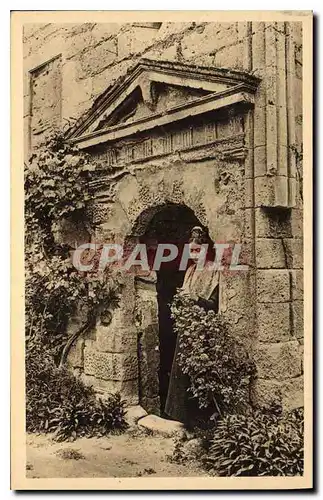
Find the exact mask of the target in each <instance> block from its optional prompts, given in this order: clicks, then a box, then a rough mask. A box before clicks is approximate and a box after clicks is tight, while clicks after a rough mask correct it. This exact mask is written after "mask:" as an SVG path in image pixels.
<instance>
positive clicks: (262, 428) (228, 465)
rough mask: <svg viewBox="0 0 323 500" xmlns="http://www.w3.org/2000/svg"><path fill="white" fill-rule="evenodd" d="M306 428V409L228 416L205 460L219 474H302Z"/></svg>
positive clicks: (212, 442)
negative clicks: (304, 412)
mask: <svg viewBox="0 0 323 500" xmlns="http://www.w3.org/2000/svg"><path fill="white" fill-rule="evenodd" d="M303 431H304V415H303V410H294V411H292V412H290V413H289V414H287V415H282V414H279V413H278V412H274V411H273V410H271V411H270V412H269V411H264V410H263V411H260V410H257V411H254V412H250V413H249V414H236V415H227V416H225V417H224V418H223V419H222V420H221V421H220V422H219V423H218V426H217V428H216V430H215V432H214V435H213V439H212V440H211V442H210V448H209V450H208V452H207V453H206V455H205V457H204V460H203V461H204V464H205V465H206V467H207V468H208V469H209V470H210V471H212V472H213V473H215V474H216V475H219V476H296V475H302V474H303V466H304V465H303V464H304V462H303V460H304V459H303V446H304V441H303V440H304V438H303V435H304V434H303Z"/></svg>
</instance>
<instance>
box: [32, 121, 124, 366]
mask: <svg viewBox="0 0 323 500" xmlns="http://www.w3.org/2000/svg"><path fill="white" fill-rule="evenodd" d="M94 168H95V164H93V162H92V161H90V159H89V157H88V155H86V154H83V153H81V152H79V151H78V149H77V148H76V146H73V145H72V144H69V143H67V142H66V141H65V140H64V134H63V133H62V132H57V131H56V132H53V133H52V134H51V135H50V137H48V138H47V139H46V140H45V142H44V144H43V145H42V146H40V147H39V148H38V149H37V151H35V152H33V153H32V155H31V157H30V160H29V162H28V164H26V165H25V220H26V245H25V247H26V252H25V253H26V266H25V267H26V340H27V345H28V342H29V340H30V339H35V338H40V339H41V341H42V343H43V345H44V347H45V348H46V349H49V350H50V352H51V353H52V355H53V356H54V358H55V359H56V361H57V360H59V357H60V355H61V353H62V350H63V347H64V345H65V344H66V341H67V331H66V329H67V324H68V320H69V319H70V318H71V316H73V315H74V314H76V313H78V314H79V312H80V311H81V312H82V317H84V316H85V317H86V322H87V324H88V325H89V326H90V325H91V324H92V323H93V322H94V321H95V317H96V316H97V315H98V314H99V313H100V310H102V308H104V307H107V306H108V305H114V306H115V305H116V304H117V297H118V292H119V291H120V287H121V286H122V282H121V280H120V275H116V274H114V275H112V273H111V270H109V269H106V271H105V272H99V273H98V272H95V271H94V272H91V273H89V272H88V273H81V272H80V271H78V270H76V269H75V268H74V266H73V264H72V259H71V249H69V248H67V247H66V246H65V245H63V244H59V243H57V241H56V239H57V238H56V236H55V235H56V234H57V231H58V230H59V228H60V225H61V223H62V221H63V220H68V221H70V222H72V223H74V224H77V223H78V222H80V221H84V220H85V222H86V212H85V208H86V206H87V202H88V201H89V199H90V191H89V187H88V180H89V173H90V172H91V170H93V169H94ZM99 253H100V248H98V252H97V255H98V254H99ZM97 255H89V256H88V259H89V260H91V258H92V259H95V258H96V257H97Z"/></svg>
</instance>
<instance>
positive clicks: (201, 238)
mask: <svg viewBox="0 0 323 500" xmlns="http://www.w3.org/2000/svg"><path fill="white" fill-rule="evenodd" d="M189 243H196V244H197V245H203V243H210V237H209V235H208V233H207V232H206V231H205V229H203V228H202V227H201V226H194V227H193V229H192V230H191V237H190V239H189Z"/></svg>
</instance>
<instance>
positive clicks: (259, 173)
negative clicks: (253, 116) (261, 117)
mask: <svg viewBox="0 0 323 500" xmlns="http://www.w3.org/2000/svg"><path fill="white" fill-rule="evenodd" d="M257 135H259V132H258V133H257ZM259 140H260V139H259ZM263 140H266V139H263ZM266 172H267V163H266V146H264V145H261V146H255V148H254V176H255V177H263V176H265V175H266Z"/></svg>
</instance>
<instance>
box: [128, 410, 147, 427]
mask: <svg viewBox="0 0 323 500" xmlns="http://www.w3.org/2000/svg"><path fill="white" fill-rule="evenodd" d="M147 415H148V413H147V412H146V410H144V409H143V407H142V406H140V405H136V406H128V408H126V414H125V420H126V422H127V424H128V425H129V426H130V427H133V426H134V425H136V424H137V422H138V420H140V419H141V418H143V417H146V416H147Z"/></svg>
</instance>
